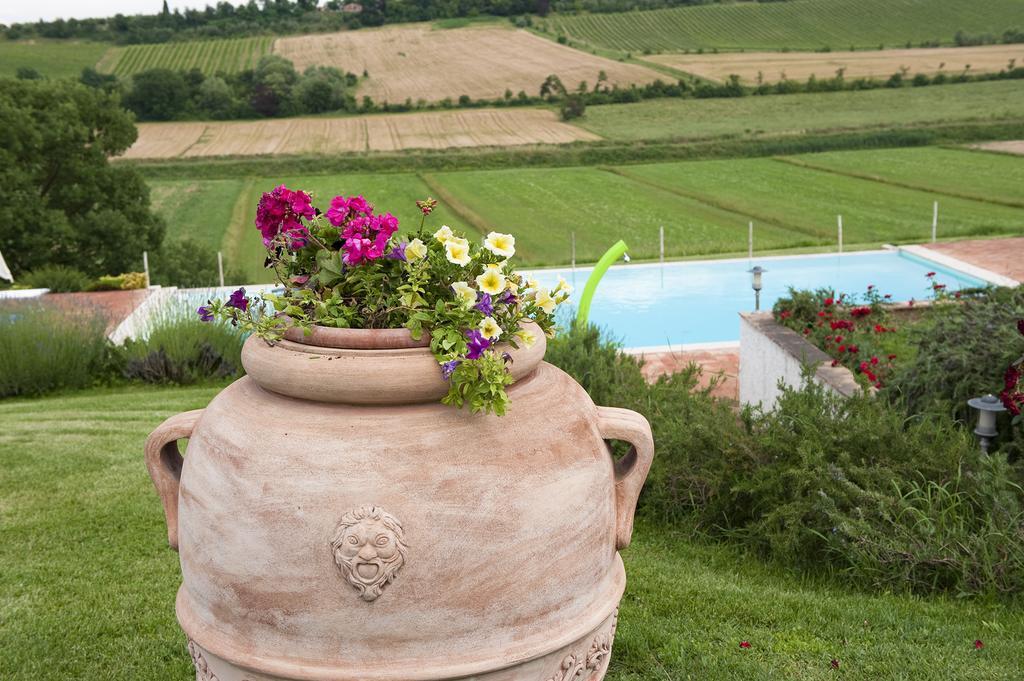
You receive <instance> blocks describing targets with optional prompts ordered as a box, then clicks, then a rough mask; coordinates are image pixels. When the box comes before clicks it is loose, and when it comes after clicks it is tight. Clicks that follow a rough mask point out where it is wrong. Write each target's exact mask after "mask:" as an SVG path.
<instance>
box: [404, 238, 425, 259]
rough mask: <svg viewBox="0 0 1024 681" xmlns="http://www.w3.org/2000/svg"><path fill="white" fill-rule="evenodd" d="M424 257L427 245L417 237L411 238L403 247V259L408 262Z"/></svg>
mask: <svg viewBox="0 0 1024 681" xmlns="http://www.w3.org/2000/svg"><path fill="white" fill-rule="evenodd" d="M425 257H427V245H426V244H425V243H423V242H422V241H420V240H419V239H413V240H412V241H410V242H409V245H408V246H406V247H405V259H406V260H408V261H409V262H414V261H416V260H422V259H423V258H425Z"/></svg>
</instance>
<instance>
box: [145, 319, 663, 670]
mask: <svg viewBox="0 0 1024 681" xmlns="http://www.w3.org/2000/svg"><path fill="white" fill-rule="evenodd" d="M534 330H535V331H537V330H536V329H534ZM537 336H538V337H539V338H540V339H543V334H541V333H539V331H537ZM298 339H299V340H303V341H307V342H294V341H288V340H285V341H282V342H281V343H280V344H278V345H276V346H274V347H270V346H268V345H266V344H265V343H264V342H263V341H261V340H258V339H255V338H250V339H249V340H248V341H247V342H246V344H245V349H244V351H243V364H244V365H245V368H246V371H247V372H248V375H247V376H245V377H243V378H241V379H239V380H238V381H236V382H235V383H233V384H232V385H230V386H229V387H227V388H225V389H224V390H223V391H222V392H221V393H220V394H219V395H218V396H217V397H216V398H214V399H213V401H212V402H211V403H210V405H209V406H208V407H207V408H206V409H201V410H196V411H192V412H187V413H184V414H179V415H177V416H173V417H171V418H169V419H168V420H167V421H165V422H164V423H163V424H162V425H161V426H160V427H159V428H157V429H156V430H155V431H153V433H152V434H151V435H150V437H149V439H148V441H147V442H146V465H147V467H148V468H149V472H150V475H151V476H152V478H153V482H154V484H155V485H156V488H157V491H158V492H159V494H160V497H161V500H162V501H163V505H164V511H165V514H166V517H167V529H168V539H169V541H170V544H171V546H172V547H174V548H176V549H178V550H179V552H180V554H181V570H182V576H183V582H184V583H183V584H182V586H181V588H180V590H179V591H178V598H177V615H178V621H179V622H180V623H181V626H182V628H183V629H184V630H185V633H186V634H187V636H188V639H189V645H188V647H189V651H190V652H191V654H192V657H193V660H194V661H195V663H196V669H197V672H196V675H197V679H200V680H201V681H210V680H212V679H217V680H218V681H241V680H247V681H269V680H271V679H273V680H275V681H276V680H280V679H308V680H323V681H327V680H330V681H418V680H419V681H426V680H442V679H466V678H471V679H481V680H484V679H486V681H499V680H500V681H520V680H521V681H552V680H554V681H568V680H572V681H581V680H584V679H591V680H597V679H601V678H603V677H604V674H605V670H606V669H607V666H608V661H609V655H610V652H611V646H612V641H613V638H614V634H615V623H616V612H617V606H618V602H619V598H620V597H621V595H622V591H623V588H624V586H625V571H624V569H623V566H622V560H621V559H620V558H619V555H618V550H619V549H622V548H625V547H626V546H628V544H629V540H630V535H631V533H632V525H633V512H634V508H635V505H636V500H637V495H638V494H639V493H640V488H641V486H642V485H643V482H644V479H645V478H646V476H647V472H648V469H649V468H650V465H651V458H652V456H653V441H652V439H651V431H650V427H649V425H648V424H647V421H646V420H645V419H644V418H643V417H642V416H640V415H639V414H636V413H634V412H631V411H626V410H622V409H610V408H606V407H596V406H594V404H593V402H592V401H591V400H590V398H589V397H588V396H587V394H586V393H585V392H584V391H583V389H582V388H581V387H580V386H579V385H578V384H577V383H576V382H575V381H573V380H572V379H571V378H570V377H569V376H567V375H566V374H565V373H563V372H562V371H560V370H559V369H556V368H555V367H553V366H551V365H549V364H546V363H544V362H542V359H543V355H544V342H543V340H540V341H539V342H538V343H537V344H536V345H535V346H534V347H533V348H532V349H529V350H527V349H520V350H512V351H511V353H512V356H513V359H514V363H513V365H512V366H513V371H514V373H515V375H516V377H517V378H518V381H517V382H516V384H515V385H514V386H512V387H511V388H510V390H509V394H510V397H511V402H512V404H511V406H510V408H509V411H508V414H507V415H506V416H504V417H495V416H479V415H476V416H475V415H472V414H470V413H468V412H467V411H461V410H457V409H454V408H451V407H447V406H444V405H441V404H440V403H438V402H437V400H438V399H439V397H440V396H441V395H443V394H444V392H445V390H446V387H445V383H444V381H443V380H442V379H441V376H440V372H439V370H438V366H437V363H436V361H435V360H434V358H433V356H432V355H431V354H430V351H429V349H428V348H425V347H417V346H416V344H413V343H412V342H411V341H410V339H409V338H408V336H407V335H404V336H402V335H401V334H400V333H396V332H374V331H357V332H353V331H347V332H336V331H334V330H326V329H325V330H319V331H318V332H317V334H316V337H315V339H312V340H311V339H303V338H301V337H298ZM314 342H315V343H316V344H315V345H314V344H313V343H314ZM353 346H355V348H357V349H353ZM374 348H383V349H374ZM179 438H190V441H189V447H188V453H187V456H186V457H185V458H184V459H182V457H181V456H180V455H179V453H178V449H177V444H176V441H177V440H178V439H179ZM612 439H617V440H624V441H627V442H629V443H631V444H632V445H633V448H632V450H631V452H630V453H629V454H628V455H627V456H626V457H625V458H624V459H623V460H621V461H618V462H614V461H613V459H612V457H611V455H610V453H609V449H608V446H607V444H606V443H605V440H612Z"/></svg>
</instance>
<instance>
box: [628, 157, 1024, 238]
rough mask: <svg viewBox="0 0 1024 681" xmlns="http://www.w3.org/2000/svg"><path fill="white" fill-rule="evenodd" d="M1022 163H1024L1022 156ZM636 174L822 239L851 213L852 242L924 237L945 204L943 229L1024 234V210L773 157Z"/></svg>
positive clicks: (633, 170) (642, 169)
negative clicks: (936, 204)
mask: <svg viewBox="0 0 1024 681" xmlns="http://www.w3.org/2000/svg"><path fill="white" fill-rule="evenodd" d="M1018 162H1019V163H1024V159H1020V161H1018ZM621 172H624V173H626V174H627V175H628V176H629V177H631V178H635V179H637V180H642V181H644V182H650V183H652V184H654V185H656V186H659V187H663V188H665V189H670V190H672V191H674V192H678V193H680V194H682V195H685V196H692V197H698V198H701V199H702V200H705V201H709V202H712V203H713V204H715V205H718V206H720V207H723V208H725V209H728V210H734V211H737V212H742V213H745V214H749V215H753V216H755V219H756V220H757V221H758V222H759V223H768V224H774V225H777V226H781V227H786V228H788V229H792V230H796V231H799V232H802V233H805V234H807V235H810V236H813V237H817V238H818V239H820V240H821V243H832V242H834V240H835V238H836V215H837V214H841V215H842V216H843V233H844V238H845V239H846V241H847V242H849V243H868V242H875V243H877V244H882V243H885V242H893V243H895V242H907V241H915V240H916V241H924V240H926V239H928V238H929V237H930V234H931V221H932V203H933V201H935V200H936V199H940V200H941V203H942V223H941V227H942V234H943V236H944V237H952V236H964V237H966V236H982V235H998V234H1020V233H1022V232H1024V209H1021V208H1012V207H1008V206H1001V205H996V204H991V203H983V202H981V201H973V200H968V199H960V198H955V197H950V196H945V195H939V194H934V193H931V192H926V191H920V190H914V189H906V188H903V187H897V186H892V185H888V184H882V183H878V182H873V181H870V180H862V179H859V178H852V177H845V176H842V175H837V174H835V173H826V172H821V171H817V170H812V169H808V168H801V167H798V166H794V165H791V164H788V163H784V162H781V161H777V160H774V159H770V158H760V159H737V160H730V161H696V162H689V163H659V164H651V165H637V166H629V167H626V168H623V169H622V170H621Z"/></svg>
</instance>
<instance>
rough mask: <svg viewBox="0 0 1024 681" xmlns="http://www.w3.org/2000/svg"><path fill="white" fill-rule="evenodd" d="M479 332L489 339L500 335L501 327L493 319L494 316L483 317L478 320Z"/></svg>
mask: <svg viewBox="0 0 1024 681" xmlns="http://www.w3.org/2000/svg"><path fill="white" fill-rule="evenodd" d="M480 333H481V334H482V335H483V337H484V338H486V339H487V340H490V339H492V338H497V337H498V336H500V335H501V327H500V326H498V322H496V321H494V317H484V318H483V320H482V321H481V322H480Z"/></svg>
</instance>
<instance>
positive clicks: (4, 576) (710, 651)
mask: <svg viewBox="0 0 1024 681" xmlns="http://www.w3.org/2000/svg"><path fill="white" fill-rule="evenodd" d="M218 388H219V386H210V387H199V388H151V387H146V388H140V387H122V388H117V389H108V390H91V391H85V392H81V393H77V394H73V395H68V396H57V397H47V398H42V399H35V400H24V399H18V400H6V401H3V402H2V403H0V565H2V566H3V569H2V570H0V678H2V679H5V681H68V680H70V679H75V680H76V681H107V680H109V679H131V680H132V681H188V680H190V679H195V670H194V669H193V668H192V665H191V662H190V660H189V656H188V652H187V650H186V646H185V643H186V642H185V636H184V634H183V633H182V632H181V630H180V628H179V627H178V624H177V622H176V620H175V617H174V596H175V592H176V590H177V588H178V585H179V584H180V582H181V576H180V566H179V561H178V554H176V553H175V552H174V551H172V550H170V549H169V548H168V547H167V532H166V529H165V526H164V517H163V511H162V509H161V506H160V502H159V500H158V498H157V495H156V492H155V491H154V489H153V486H152V484H151V483H150V480H149V477H148V475H147V474H146V467H145V465H144V464H143V457H142V446H143V442H144V440H145V438H146V435H147V434H148V433H149V432H150V431H151V430H152V429H153V428H155V427H156V426H157V425H158V424H159V423H160V422H161V421H162V420H163V419H164V418H166V417H168V416H170V415H172V414H175V413H178V412H181V411H185V410H188V409H195V408H201V407H204V406H206V405H207V404H208V402H209V400H210V399H211V398H212V397H213V396H214V395H215V394H216V392H217V390H218ZM186 456H187V452H186ZM623 559H624V560H625V562H626V569H627V571H628V574H629V584H628V585H627V588H626V594H625V596H624V597H623V599H622V604H621V610H620V616H619V627H618V634H617V636H616V642H615V652H614V655H613V658H612V667H611V670H610V672H609V675H608V681H655V680H658V681H660V680H665V681H675V680H680V681H682V680H683V679H716V680H721V681H750V680H761V679H780V680H781V679H805V680H807V681H826V680H829V681H831V680H833V679H846V680H847V681H877V680H878V679H901V680H902V681H935V680H936V679H942V680H943V681H997V680H1004V679H1005V680H1009V679H1014V678H1017V673H1016V672H1014V671H1013V670H1014V669H1017V670H1020V669H1022V668H1024V645H1022V642H1024V617H1022V612H1021V607H1020V606H1019V605H1013V604H991V603H984V602H978V601H970V600H956V599H950V598H921V597H913V596H895V595H892V594H886V593H865V592H862V591H856V590H851V589H847V588H844V587H843V586H842V584H840V583H837V582H835V581H828V580H826V579H819V578H812V577H804V576H797V575H794V574H793V573H791V572H789V571H785V570H782V569H778V568H773V567H771V566H766V565H765V564H764V563H762V562H761V561H759V560H758V559H756V558H754V557H752V556H750V555H746V554H743V553H741V552H740V551H738V550H736V549H734V548H731V547H728V546H723V545H709V544H706V543H702V542H700V541H695V540H693V539H691V538H689V537H688V536H687V535H686V534H683V533H678V532H673V531H671V530H668V529H665V528H664V527H663V526H660V525H657V524H655V523H653V522H651V521H646V522H645V521H643V520H642V519H641V521H640V522H639V523H638V525H637V528H636V531H635V533H634V537H633V544H632V545H631V546H630V547H629V549H627V550H626V551H624V552H623ZM975 639H981V640H982V641H983V642H984V649H983V650H981V651H975V650H974V646H973V641H974V640H975ZM744 640H746V641H749V642H750V643H751V647H750V648H749V649H745V650H744V649H741V648H740V647H739V642H740V641H744ZM832 659H837V660H838V661H839V663H840V669H839V670H838V671H836V670H833V669H832V668H831V664H830V661H831V660H832Z"/></svg>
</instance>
